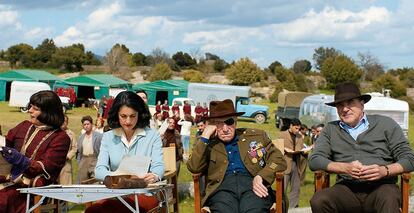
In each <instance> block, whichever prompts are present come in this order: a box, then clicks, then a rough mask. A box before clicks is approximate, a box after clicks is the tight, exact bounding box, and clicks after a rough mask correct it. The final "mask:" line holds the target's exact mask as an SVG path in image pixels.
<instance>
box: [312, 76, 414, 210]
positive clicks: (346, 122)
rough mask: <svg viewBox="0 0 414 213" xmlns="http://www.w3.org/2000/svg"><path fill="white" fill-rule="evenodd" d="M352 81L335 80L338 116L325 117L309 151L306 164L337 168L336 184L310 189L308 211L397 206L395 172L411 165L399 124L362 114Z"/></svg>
mask: <svg viewBox="0 0 414 213" xmlns="http://www.w3.org/2000/svg"><path fill="white" fill-rule="evenodd" d="M370 99H371V96H370V95H361V92H360V91H359V88H358V87H357V85H356V84H354V83H342V84H339V85H337V86H336V89H335V98H334V101H333V102H331V103H326V104H327V105H329V106H334V107H336V109H337V111H338V115H339V118H340V120H338V121H333V122H330V123H328V124H327V125H326V126H325V128H324V130H323V131H322V133H321V135H320V136H319V138H318V142H317V143H316V144H315V148H314V151H313V153H312V154H311V155H310V157H309V167H310V169H311V170H325V171H328V172H330V173H335V174H337V180H336V184H335V185H334V186H332V187H330V188H327V189H324V190H321V191H319V192H317V193H315V194H314V196H313V197H312V199H311V201H310V203H311V207H312V212H314V213H319V212H399V208H400V206H401V193H400V191H399V189H398V187H397V185H396V182H397V177H396V176H397V175H399V174H401V173H403V172H410V171H413V170H414V154H413V151H412V150H411V148H410V145H409V143H408V141H407V138H406V137H405V136H404V134H403V131H402V130H401V128H400V126H399V125H398V124H397V123H396V122H395V121H394V120H393V119H391V118H388V117H385V116H381V115H366V114H365V113H364V104H365V103H367V102H368V101H369V100H370Z"/></svg>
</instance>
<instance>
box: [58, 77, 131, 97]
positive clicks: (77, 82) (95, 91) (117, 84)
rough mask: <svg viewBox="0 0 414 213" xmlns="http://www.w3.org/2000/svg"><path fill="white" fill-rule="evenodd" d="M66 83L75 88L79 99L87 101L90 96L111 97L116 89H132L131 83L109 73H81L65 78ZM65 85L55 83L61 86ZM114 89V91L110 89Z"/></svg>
mask: <svg viewBox="0 0 414 213" xmlns="http://www.w3.org/2000/svg"><path fill="white" fill-rule="evenodd" d="M64 84H66V85H69V86H73V87H74V88H75V92H76V97H77V99H78V101H81V102H82V101H85V100H87V99H88V98H94V99H101V98H102V97H103V96H106V97H109V96H110V95H112V91H115V90H116V89H126V90H131V85H132V84H131V83H129V82H128V81H124V80H122V79H120V78H117V77H115V76H113V75H108V74H93V75H80V76H76V77H72V78H68V79H65V81H64ZM60 86H63V87H64V86H65V85H62V84H60V85H55V87H60ZM110 90H112V91H110Z"/></svg>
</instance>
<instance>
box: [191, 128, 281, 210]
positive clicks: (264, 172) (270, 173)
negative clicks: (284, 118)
mask: <svg viewBox="0 0 414 213" xmlns="http://www.w3.org/2000/svg"><path fill="white" fill-rule="evenodd" d="M236 135H237V136H238V138H239V140H238V142H237V144H238V147H239V151H240V152H239V153H240V158H241V160H242V162H243V164H244V166H245V167H246V169H247V171H248V172H249V174H250V175H251V176H252V177H254V176H256V175H260V176H261V177H262V178H263V184H264V185H265V186H266V187H268V186H270V185H271V184H272V183H273V181H274V179H275V175H276V172H279V171H284V170H285V169H286V162H285V160H284V159H283V155H282V153H281V152H280V151H279V150H278V149H277V148H276V147H275V146H274V145H273V144H272V141H271V140H270V138H269V137H268V136H267V134H266V133H265V132H264V131H262V130H258V129H244V128H240V129H236ZM198 140H199V141H197V143H195V145H194V148H193V152H192V154H191V155H190V157H189V160H188V162H187V168H188V170H189V171H190V172H192V173H202V174H205V175H206V184H207V185H206V195H205V196H204V198H203V200H202V205H204V203H205V202H206V200H207V199H208V198H209V197H210V196H211V195H212V194H213V193H214V192H215V191H216V190H217V188H218V187H219V186H220V184H221V183H222V181H223V179H224V176H225V173H226V169H227V167H228V158H227V153H226V149H225V145H224V143H223V142H222V141H221V140H219V139H218V138H210V141H209V143H208V145H207V144H205V143H204V142H202V141H201V139H198ZM258 150H260V151H258ZM259 152H261V154H260V153H259Z"/></svg>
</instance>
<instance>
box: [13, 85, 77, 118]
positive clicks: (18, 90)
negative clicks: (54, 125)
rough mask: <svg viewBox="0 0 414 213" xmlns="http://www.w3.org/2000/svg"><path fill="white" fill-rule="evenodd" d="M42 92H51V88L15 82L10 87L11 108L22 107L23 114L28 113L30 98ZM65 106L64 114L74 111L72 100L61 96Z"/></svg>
mask: <svg viewBox="0 0 414 213" xmlns="http://www.w3.org/2000/svg"><path fill="white" fill-rule="evenodd" d="M42 90H51V88H50V86H49V85H48V84H46V83H43V82H27V81H13V82H12V83H11V87H10V99H9V106H11V107H20V111H21V112H27V110H28V109H27V107H28V104H29V101H30V96H32V95H33V94H35V93H36V92H39V91H42ZM59 98H60V100H61V101H62V105H63V112H66V110H69V109H72V105H71V104H70V103H69V101H70V98H68V97H61V96H59Z"/></svg>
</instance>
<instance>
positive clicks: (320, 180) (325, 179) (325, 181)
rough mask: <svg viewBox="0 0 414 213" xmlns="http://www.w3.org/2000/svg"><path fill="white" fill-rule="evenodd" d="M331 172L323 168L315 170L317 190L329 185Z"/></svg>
mask: <svg viewBox="0 0 414 213" xmlns="http://www.w3.org/2000/svg"><path fill="white" fill-rule="evenodd" d="M329 178H330V177H329V173H328V172H325V171H323V170H317V171H315V175H314V181H315V183H314V184H315V192H317V191H319V190H321V189H324V188H327V187H329V185H330V184H329Z"/></svg>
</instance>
